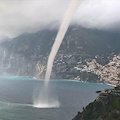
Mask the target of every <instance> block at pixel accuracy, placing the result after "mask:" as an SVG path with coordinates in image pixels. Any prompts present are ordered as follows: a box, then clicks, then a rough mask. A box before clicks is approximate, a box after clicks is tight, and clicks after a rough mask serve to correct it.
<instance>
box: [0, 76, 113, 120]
mask: <svg viewBox="0 0 120 120" xmlns="http://www.w3.org/2000/svg"><path fill="white" fill-rule="evenodd" d="M43 86H44V80H36V79H33V78H25V77H13V76H2V77H0V120H72V118H74V117H75V115H76V114H77V113H78V111H82V109H83V107H85V106H86V105H88V104H89V103H90V102H93V101H94V100H95V99H96V97H97V96H98V94H97V93H96V91H98V90H100V91H104V89H106V88H113V86H110V85H106V84H97V83H87V82H79V81H74V80H50V82H49V85H48V88H49V90H50V91H51V92H50V94H54V97H56V98H57V100H58V101H59V104H60V105H59V107H58V106H57V107H48V108H39V107H35V106H34V104H33V103H34V102H33V100H34V99H35V98H34V97H35V95H37V94H39V92H40V93H41V92H42V90H43ZM36 93H37V94H36ZM49 97H52V95H50V96H49Z"/></svg>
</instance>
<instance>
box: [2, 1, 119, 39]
mask: <svg viewBox="0 0 120 120" xmlns="http://www.w3.org/2000/svg"><path fill="white" fill-rule="evenodd" d="M69 2H70V0H0V36H9V37H15V36H17V35H20V34H22V33H25V32H36V31H38V30H40V29H43V28H49V29H54V28H56V27H58V26H59V24H60V23H61V21H62V18H63V15H64V13H65V11H66V9H67V7H68V3H69ZM71 23H78V24H80V25H82V26H84V27H89V28H98V29H110V28H116V27H119V24H120V0H81V4H80V5H79V8H78V9H77V11H76V13H75V14H74V16H73V20H72V22H71Z"/></svg>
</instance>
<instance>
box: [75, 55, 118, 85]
mask: <svg viewBox="0 0 120 120" xmlns="http://www.w3.org/2000/svg"><path fill="white" fill-rule="evenodd" d="M74 68H75V69H76V70H79V71H80V72H91V73H94V74H96V75H98V77H99V79H100V81H101V82H104V83H109V84H115V85H116V84H117V83H118V82H119V80H120V55H114V56H113V59H112V60H110V61H109V63H108V64H106V65H101V64H99V63H98V62H97V61H96V59H92V60H91V61H87V62H86V64H84V65H83V64H82V63H81V62H78V64H77V66H75V67H74ZM76 79H79V77H77V78H76Z"/></svg>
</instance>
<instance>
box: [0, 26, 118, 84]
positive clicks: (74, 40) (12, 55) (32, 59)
mask: <svg viewBox="0 0 120 120" xmlns="http://www.w3.org/2000/svg"><path fill="white" fill-rule="evenodd" d="M56 34H57V30H47V29H46V30H42V31H39V32H37V33H32V34H22V35H20V36H18V37H16V38H14V39H12V40H11V41H5V42H3V43H1V44H0V51H1V53H2V54H1V56H0V57H1V61H0V65H1V70H0V74H1V75H18V76H35V77H38V78H44V75H45V70H46V63H47V59H48V55H49V53H50V50H51V47H52V44H53V42H54V40H55V37H56ZM119 44H120V35H119V33H116V32H105V31H100V30H96V29H86V28H83V27H81V26H78V25H75V26H70V27H69V29H68V31H67V33H66V35H65V38H64V40H63V43H62V45H61V47H60V50H59V52H58V54H57V56H56V59H55V62H54V66H53V72H52V77H51V78H53V79H55V78H56V79H61V78H62V79H75V78H77V76H80V77H81V79H82V80H85V81H91V80H90V79H93V81H95V82H98V80H99V79H98V78H99V76H97V75H95V74H93V73H80V72H79V71H77V70H76V69H75V68H74V67H75V66H76V65H77V64H78V63H79V62H82V63H83V64H84V63H85V62H86V61H90V60H92V59H94V58H96V56H97V58H96V60H97V62H99V63H100V64H103V65H105V64H107V63H108V62H109V60H110V59H111V58H112V57H113V55H115V54H119V52H120V48H119ZM89 78H90V79H89Z"/></svg>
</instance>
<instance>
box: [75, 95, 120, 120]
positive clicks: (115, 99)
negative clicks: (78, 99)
mask: <svg viewBox="0 0 120 120" xmlns="http://www.w3.org/2000/svg"><path fill="white" fill-rule="evenodd" d="M73 120H120V96H119V95H116V94H110V93H104V94H103V93H101V94H100V95H99V97H98V99H96V100H95V101H94V102H92V103H90V104H89V105H88V106H87V107H85V108H83V111H82V112H78V114H77V115H76V116H75V118H73Z"/></svg>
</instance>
